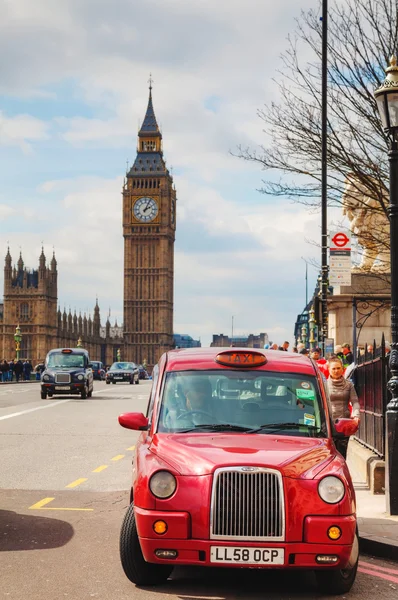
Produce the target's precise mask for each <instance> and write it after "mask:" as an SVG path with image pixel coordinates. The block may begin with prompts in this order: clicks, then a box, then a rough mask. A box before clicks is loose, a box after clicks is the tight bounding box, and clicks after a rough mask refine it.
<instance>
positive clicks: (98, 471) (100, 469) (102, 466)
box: [93, 465, 108, 473]
mask: <svg viewBox="0 0 398 600" xmlns="http://www.w3.org/2000/svg"><path fill="white" fill-rule="evenodd" d="M107 468H108V465H101V466H100V467H97V468H96V469H94V471H93V473H101V471H103V470H104V469H107Z"/></svg>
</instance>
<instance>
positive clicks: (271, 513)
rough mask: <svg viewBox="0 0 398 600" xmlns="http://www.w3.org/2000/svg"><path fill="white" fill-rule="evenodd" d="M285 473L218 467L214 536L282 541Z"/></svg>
mask: <svg viewBox="0 0 398 600" xmlns="http://www.w3.org/2000/svg"><path fill="white" fill-rule="evenodd" d="M284 511H285V509H284V498H283V484H282V477H281V474H280V473H279V472H277V471H273V470H270V469H264V468H260V467H232V468H228V469H217V470H216V472H215V474H214V481H213V491H212V500H211V515H210V537H211V538H213V539H241V538H245V539H246V540H273V541H282V540H284V536H285V518H284Z"/></svg>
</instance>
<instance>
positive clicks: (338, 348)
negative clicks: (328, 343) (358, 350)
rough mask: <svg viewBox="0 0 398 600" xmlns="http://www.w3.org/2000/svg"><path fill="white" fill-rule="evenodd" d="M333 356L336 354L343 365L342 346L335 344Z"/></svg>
mask: <svg viewBox="0 0 398 600" xmlns="http://www.w3.org/2000/svg"><path fill="white" fill-rule="evenodd" d="M334 356H337V358H339V359H340V360H341V362H342V363H343V365H344V362H345V361H344V352H343V346H340V345H338V346H335V347H334Z"/></svg>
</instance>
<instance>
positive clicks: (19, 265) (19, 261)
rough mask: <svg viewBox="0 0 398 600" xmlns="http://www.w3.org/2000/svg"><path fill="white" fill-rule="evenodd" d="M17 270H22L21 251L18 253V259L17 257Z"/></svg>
mask: <svg viewBox="0 0 398 600" xmlns="http://www.w3.org/2000/svg"><path fill="white" fill-rule="evenodd" d="M17 265H18V271H23V260H22V251H21V252H20V253H19V259H18V263H17Z"/></svg>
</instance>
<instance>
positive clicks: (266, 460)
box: [119, 348, 359, 595]
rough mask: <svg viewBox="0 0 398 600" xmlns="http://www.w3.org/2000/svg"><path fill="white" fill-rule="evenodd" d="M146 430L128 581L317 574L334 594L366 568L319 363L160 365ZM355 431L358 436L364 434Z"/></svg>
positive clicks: (192, 353) (131, 418) (195, 360)
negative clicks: (186, 569) (209, 572)
mask: <svg viewBox="0 0 398 600" xmlns="http://www.w3.org/2000/svg"><path fill="white" fill-rule="evenodd" d="M119 423H120V425H122V426H123V427H125V428H127V429H131V430H134V431H139V432H140V435H139V438H138V440H137V442H136V448H135V454H134V459H133V478H132V484H131V489H130V505H129V508H128V510H127V512H126V515H125V517H124V520H123V523H122V527H121V533H120V558H121V563H122V567H123V569H124V572H125V574H126V576H127V577H128V578H129V579H130V581H132V582H133V583H135V584H136V585H139V586H152V585H157V584H161V583H162V582H164V581H165V580H166V579H167V578H168V577H169V575H170V574H171V572H172V570H173V567H174V566H180V565H188V564H189V565H190V566H194V565H197V566H202V567H203V566H208V567H211V566H213V567H214V566H218V567H230V568H240V567H251V568H264V569H269V568H278V569H285V570H288V569H292V570H294V569H310V570H313V571H314V572H315V574H316V578H317V581H318V586H319V588H320V590H321V591H322V592H325V593H327V594H329V595H333V594H341V593H347V592H348V591H349V589H350V588H351V586H352V584H353V582H354V580H355V576H356V572H357V567H358V555H359V551H358V532H357V523H356V508H355V492H354V487H353V484H352V481H351V477H350V473H349V470H348V467H347V465H346V462H345V460H344V458H343V457H342V456H341V454H339V453H338V452H337V450H336V447H335V444H334V439H337V438H338V437H339V436H342V435H351V434H352V433H353V431H354V429H353V426H355V422H354V421H353V420H351V419H339V420H338V422H336V423H333V422H332V420H331V410H330V408H329V400H328V396H327V390H326V387H325V383H324V380H323V377H322V375H321V373H320V371H319V369H318V366H317V364H316V362H315V361H313V360H312V359H310V358H308V357H306V356H304V355H301V354H294V353H290V352H275V351H271V350H269V351H268V350H251V349H247V348H233V349H225V348H224V349H222V348H194V349H186V350H174V351H170V352H167V353H165V354H163V355H162V357H161V359H160V361H159V363H158V364H157V365H156V366H155V367H154V370H153V380H152V388H151V392H150V398H149V403H148V408H147V413H146V415H144V414H143V413H125V414H122V415H120V416H119ZM354 428H355V427H354Z"/></svg>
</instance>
